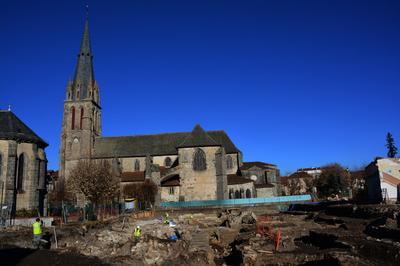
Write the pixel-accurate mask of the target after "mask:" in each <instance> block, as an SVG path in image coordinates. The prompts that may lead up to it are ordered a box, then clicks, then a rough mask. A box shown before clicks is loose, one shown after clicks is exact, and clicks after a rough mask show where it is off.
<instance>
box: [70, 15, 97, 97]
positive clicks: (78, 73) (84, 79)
mask: <svg viewBox="0 0 400 266" xmlns="http://www.w3.org/2000/svg"><path fill="white" fill-rule="evenodd" d="M78 81H79V82H80V84H81V87H80V92H79V98H80V99H85V98H87V94H88V92H87V88H88V86H89V85H93V82H94V71H93V53H92V47H91V45H90V37H89V22H88V20H87V18H86V21H85V30H84V31H83V36H82V42H81V47H80V49H79V54H78V61H77V63H76V68H75V75H74V82H73V88H74V95H75V97H76V93H75V90H76V88H77V85H78ZM78 100H79V99H78Z"/></svg>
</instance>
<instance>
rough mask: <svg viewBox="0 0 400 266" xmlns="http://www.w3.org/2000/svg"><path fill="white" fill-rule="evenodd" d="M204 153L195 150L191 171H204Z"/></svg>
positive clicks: (205, 167)
mask: <svg viewBox="0 0 400 266" xmlns="http://www.w3.org/2000/svg"><path fill="white" fill-rule="evenodd" d="M206 169H207V164H206V153H205V152H204V151H203V150H202V149H196V151H195V152H194V156H193V170H195V171H201V170H206Z"/></svg>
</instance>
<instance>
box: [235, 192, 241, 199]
mask: <svg viewBox="0 0 400 266" xmlns="http://www.w3.org/2000/svg"><path fill="white" fill-rule="evenodd" d="M235 199H240V192H239V191H237V190H236V191H235Z"/></svg>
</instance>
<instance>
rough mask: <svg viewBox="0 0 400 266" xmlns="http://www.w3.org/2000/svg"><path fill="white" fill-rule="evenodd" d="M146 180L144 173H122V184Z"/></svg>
mask: <svg viewBox="0 0 400 266" xmlns="http://www.w3.org/2000/svg"><path fill="white" fill-rule="evenodd" d="M144 179H145V174H144V171H136V172H123V173H121V182H144Z"/></svg>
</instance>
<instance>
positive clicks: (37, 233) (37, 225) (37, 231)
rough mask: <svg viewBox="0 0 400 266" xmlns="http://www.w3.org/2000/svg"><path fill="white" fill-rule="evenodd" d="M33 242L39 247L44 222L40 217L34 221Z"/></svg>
mask: <svg viewBox="0 0 400 266" xmlns="http://www.w3.org/2000/svg"><path fill="white" fill-rule="evenodd" d="M32 227H33V242H34V244H35V245H36V246H37V247H38V248H39V245H40V240H41V238H42V223H41V220H40V218H36V222H34V223H33V225H32Z"/></svg>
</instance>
